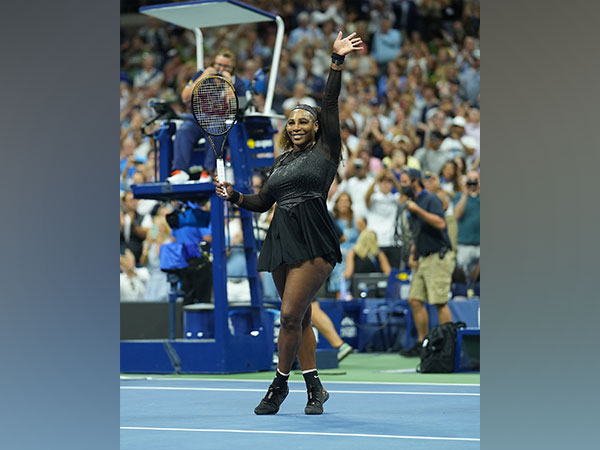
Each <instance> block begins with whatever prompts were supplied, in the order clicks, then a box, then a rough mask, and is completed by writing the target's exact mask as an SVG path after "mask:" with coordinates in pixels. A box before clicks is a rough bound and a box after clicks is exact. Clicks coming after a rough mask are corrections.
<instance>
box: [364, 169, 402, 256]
mask: <svg viewBox="0 0 600 450" xmlns="http://www.w3.org/2000/svg"><path fill="white" fill-rule="evenodd" d="M394 186H396V189H397V191H400V190H401V187H400V183H399V181H398V180H397V179H396V177H394V175H393V174H392V172H391V171H390V170H389V169H385V168H384V169H381V170H380V171H379V173H378V174H377V176H376V177H375V179H374V180H373V183H372V184H371V186H370V187H369V190H368V191H367V193H366V194H365V204H366V206H367V222H368V223H369V229H370V230H372V231H374V232H375V234H376V235H377V242H378V245H379V248H380V249H381V250H382V251H383V252H384V253H385V255H386V256H387V259H388V261H390V263H391V265H392V267H394V268H399V267H400V261H401V257H402V249H401V246H402V241H401V240H398V239H396V238H395V237H396V236H395V230H396V227H395V224H396V216H397V212H398V203H399V200H400V193H399V192H396V193H392V188H393V187H394Z"/></svg>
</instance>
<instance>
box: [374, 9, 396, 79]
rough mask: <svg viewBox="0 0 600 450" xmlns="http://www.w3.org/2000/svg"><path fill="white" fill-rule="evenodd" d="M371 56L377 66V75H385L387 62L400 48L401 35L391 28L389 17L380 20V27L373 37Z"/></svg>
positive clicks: (393, 57) (394, 56)
mask: <svg viewBox="0 0 600 450" xmlns="http://www.w3.org/2000/svg"><path fill="white" fill-rule="evenodd" d="M372 47H373V49H372V52H371V56H373V59H374V60H375V61H376V62H377V65H378V66H379V73H380V74H383V73H385V69H386V65H387V63H388V62H390V61H392V60H393V59H395V58H396V56H398V54H399V53H400V50H401V48H402V33H400V31H399V30H396V29H395V28H392V22H391V20H390V18H389V17H383V18H382V19H381V26H380V27H379V29H378V30H377V31H376V32H375V34H374V35H373V42H372Z"/></svg>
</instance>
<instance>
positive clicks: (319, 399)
mask: <svg viewBox="0 0 600 450" xmlns="http://www.w3.org/2000/svg"><path fill="white" fill-rule="evenodd" d="M307 394H308V402H307V403H306V408H304V414H323V403H325V402H326V401H327V400H329V392H327V391H326V390H325V388H323V386H322V385H321V384H319V385H318V386H311V387H309V388H308V389H307Z"/></svg>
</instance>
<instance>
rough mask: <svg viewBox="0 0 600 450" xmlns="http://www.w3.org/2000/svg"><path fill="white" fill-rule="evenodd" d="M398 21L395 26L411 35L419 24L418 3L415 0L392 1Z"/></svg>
mask: <svg viewBox="0 0 600 450" xmlns="http://www.w3.org/2000/svg"><path fill="white" fill-rule="evenodd" d="M392 5H393V6H392V7H393V8H394V14H395V15H396V22H395V23H394V28H396V29H397V30H401V31H404V32H405V33H406V34H407V35H410V34H411V33H412V32H413V31H414V30H415V29H416V28H417V27H418V24H419V15H418V13H417V5H416V4H415V2H414V1H413V0H397V1H394V2H392Z"/></svg>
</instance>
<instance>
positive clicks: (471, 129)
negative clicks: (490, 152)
mask: <svg viewBox="0 0 600 450" xmlns="http://www.w3.org/2000/svg"><path fill="white" fill-rule="evenodd" d="M465 137H469V138H471V139H474V143H475V152H474V153H473V154H472V155H471V156H470V157H469V163H468V165H469V167H471V168H473V166H474V165H475V162H476V161H477V160H478V159H479V155H480V145H481V114H480V112H479V109H478V108H470V109H469V112H468V115H467V124H466V125H465Z"/></svg>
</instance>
